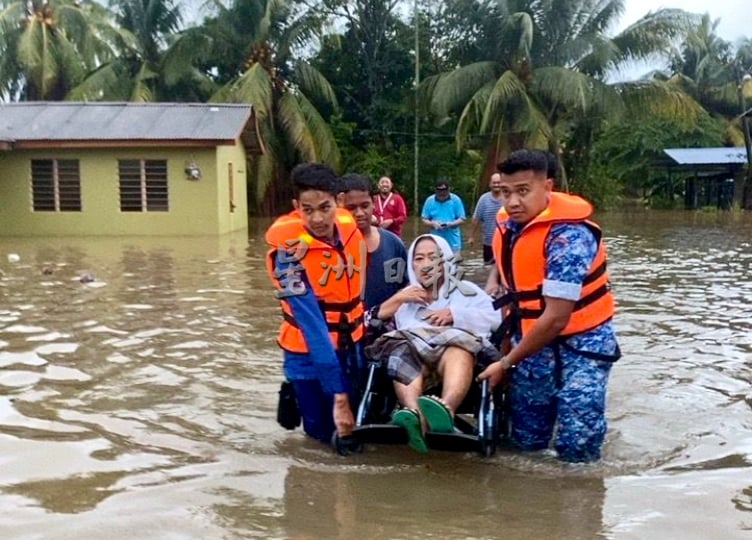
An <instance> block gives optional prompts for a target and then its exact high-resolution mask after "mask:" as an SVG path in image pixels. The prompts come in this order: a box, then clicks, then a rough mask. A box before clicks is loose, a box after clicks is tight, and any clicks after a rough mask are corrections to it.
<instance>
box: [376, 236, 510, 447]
mask: <svg viewBox="0 0 752 540" xmlns="http://www.w3.org/2000/svg"><path fill="white" fill-rule="evenodd" d="M408 261H409V264H408V277H409V279H410V285H409V286H407V287H406V288H404V289H402V290H400V291H399V292H397V293H396V294H395V295H394V296H392V297H391V298H390V299H388V300H387V301H385V302H384V303H383V304H381V306H380V307H379V308H378V312H377V315H376V316H377V317H378V319H380V320H382V321H384V320H388V319H390V318H392V317H394V323H395V326H396V330H394V331H391V332H388V333H386V334H384V335H382V336H381V337H379V338H378V339H377V340H376V341H375V342H374V343H373V344H372V345H370V346H369V347H368V348H367V349H366V353H367V355H368V356H369V357H371V358H380V359H385V360H386V362H385V363H386V371H387V374H388V376H389V378H390V379H391V380H392V382H393V385H394V392H395V394H396V397H397V400H398V401H399V404H400V406H401V408H399V409H398V410H397V411H395V412H394V414H393V415H392V423H393V424H396V425H398V426H401V427H402V428H404V430H405V431H406V433H407V437H408V444H409V445H410V446H411V447H412V448H413V449H415V450H417V451H419V452H426V451H428V445H427V444H426V438H425V434H426V432H433V433H451V432H453V431H454V430H455V426H454V415H455V412H456V411H457V410H458V409H459V407H460V404H461V403H462V402H463V400H464V399H465V396H466V394H467V393H468V390H469V389H470V387H471V385H472V383H473V378H474V368H475V365H476V362H484V363H485V362H490V361H493V360H496V359H498V358H499V357H500V356H501V355H500V353H499V352H498V350H497V349H496V347H494V346H493V345H492V344H491V343H490V342H489V341H488V338H489V337H490V335H491V332H492V331H493V330H494V329H495V328H496V327H497V326H498V325H499V324H500V322H501V315H500V312H499V311H496V310H495V309H494V307H493V305H492V300H491V297H490V296H488V295H487V294H486V293H485V292H484V291H483V290H482V289H481V288H480V287H478V286H477V285H475V284H474V283H472V282H470V281H463V280H462V275H461V270H460V269H459V268H458V266H457V261H455V260H454V255H453V253H452V250H451V248H450V247H449V244H448V243H447V242H446V240H444V239H443V238H441V237H438V236H434V235H430V234H425V235H422V236H419V237H418V238H416V239H415V240H414V241H413V243H412V244H411V245H410V248H409V250H408ZM439 385H440V386H441V395H440V397H437V396H426V395H423V392H424V390H427V389H430V388H435V387H438V386H439Z"/></svg>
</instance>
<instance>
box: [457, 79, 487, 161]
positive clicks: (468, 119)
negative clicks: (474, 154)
mask: <svg viewBox="0 0 752 540" xmlns="http://www.w3.org/2000/svg"><path fill="white" fill-rule="evenodd" d="M493 87H494V83H493V82H489V83H487V84H485V85H484V86H482V87H481V88H480V89H479V90H478V91H477V92H476V93H475V95H473V97H471V98H470V100H469V101H468V102H467V105H465V108H464V109H463V110H462V114H460V118H459V120H458V121H457V129H456V130H455V132H454V142H455V145H456V146H457V152H460V151H462V149H463V147H464V146H465V141H466V140H467V137H468V133H469V132H470V131H471V130H477V129H480V125H481V124H482V123H483V113H484V111H485V110H486V105H487V104H488V98H489V96H490V95H491V91H492V90H493Z"/></svg>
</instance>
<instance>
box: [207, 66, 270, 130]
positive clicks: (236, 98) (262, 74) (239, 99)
mask: <svg viewBox="0 0 752 540" xmlns="http://www.w3.org/2000/svg"><path fill="white" fill-rule="evenodd" d="M210 101H223V102H234V103H252V104H253V107H254V109H255V111H256V118H258V121H259V122H260V123H263V122H264V120H266V119H267V118H268V117H269V115H270V114H271V111H272V80H271V78H270V77H269V73H268V72H267V71H266V70H265V69H264V67H263V66H262V65H261V64H259V63H256V64H254V65H253V66H251V67H250V68H249V69H247V70H246V71H245V73H243V74H242V75H241V76H240V77H239V78H238V79H237V80H235V81H234V82H231V83H229V84H228V85H226V86H225V87H223V88H220V89H219V91H218V92H217V93H216V94H214V95H213V96H212V97H211V99H210Z"/></svg>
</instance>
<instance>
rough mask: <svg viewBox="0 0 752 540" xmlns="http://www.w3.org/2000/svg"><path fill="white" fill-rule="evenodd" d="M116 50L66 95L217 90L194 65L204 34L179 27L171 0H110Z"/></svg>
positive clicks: (181, 94)
mask: <svg viewBox="0 0 752 540" xmlns="http://www.w3.org/2000/svg"><path fill="white" fill-rule="evenodd" d="M112 6H113V8H114V10H115V15H116V21H117V24H118V26H119V28H120V29H121V32H120V36H119V37H120V39H119V41H118V44H117V45H118V49H119V52H118V54H117V55H116V56H114V57H112V58H111V59H110V60H109V61H108V62H103V63H102V64H101V65H100V66H98V67H97V69H96V70H94V71H92V72H90V73H89V74H88V75H87V77H86V78H85V80H83V82H82V83H81V84H79V85H78V86H77V87H76V88H74V89H73V90H72V91H71V92H70V94H69V95H68V97H69V98H70V99H89V100H101V99H104V100H123V101H200V100H205V99H207V98H208V97H209V95H211V93H212V92H213V91H215V90H216V88H215V87H214V85H213V84H212V81H211V80H210V78H209V77H208V76H207V75H206V74H205V73H202V72H201V71H200V70H199V69H198V68H197V62H198V59H200V57H201V54H202V51H203V50H204V48H203V45H204V43H205V42H204V39H203V37H202V34H201V33H200V32H197V31H195V30H194V31H182V30H183V29H182V15H181V11H180V5H179V4H178V3H176V2H175V1H174V0H114V1H113V2H112Z"/></svg>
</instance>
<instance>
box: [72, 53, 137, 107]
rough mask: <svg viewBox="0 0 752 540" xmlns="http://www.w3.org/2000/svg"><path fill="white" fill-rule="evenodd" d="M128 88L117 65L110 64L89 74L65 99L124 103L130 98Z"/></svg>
mask: <svg viewBox="0 0 752 540" xmlns="http://www.w3.org/2000/svg"><path fill="white" fill-rule="evenodd" d="M128 88H129V84H128V82H127V81H123V80H122V79H121V78H120V77H119V74H118V72H117V68H116V65H115V64H114V63H112V62H110V63H107V64H104V65H103V66H101V67H99V68H97V69H96V70H95V71H93V72H91V73H89V74H88V75H87V76H86V78H85V79H84V80H83V81H81V83H79V84H78V85H76V86H75V87H74V88H73V89H72V90H71V91H70V92H68V95H67V96H66V97H65V99H67V100H71V101H97V100H112V101H123V100H126V99H128V97H129V96H130V93H129V92H128ZM123 90H125V93H123Z"/></svg>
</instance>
